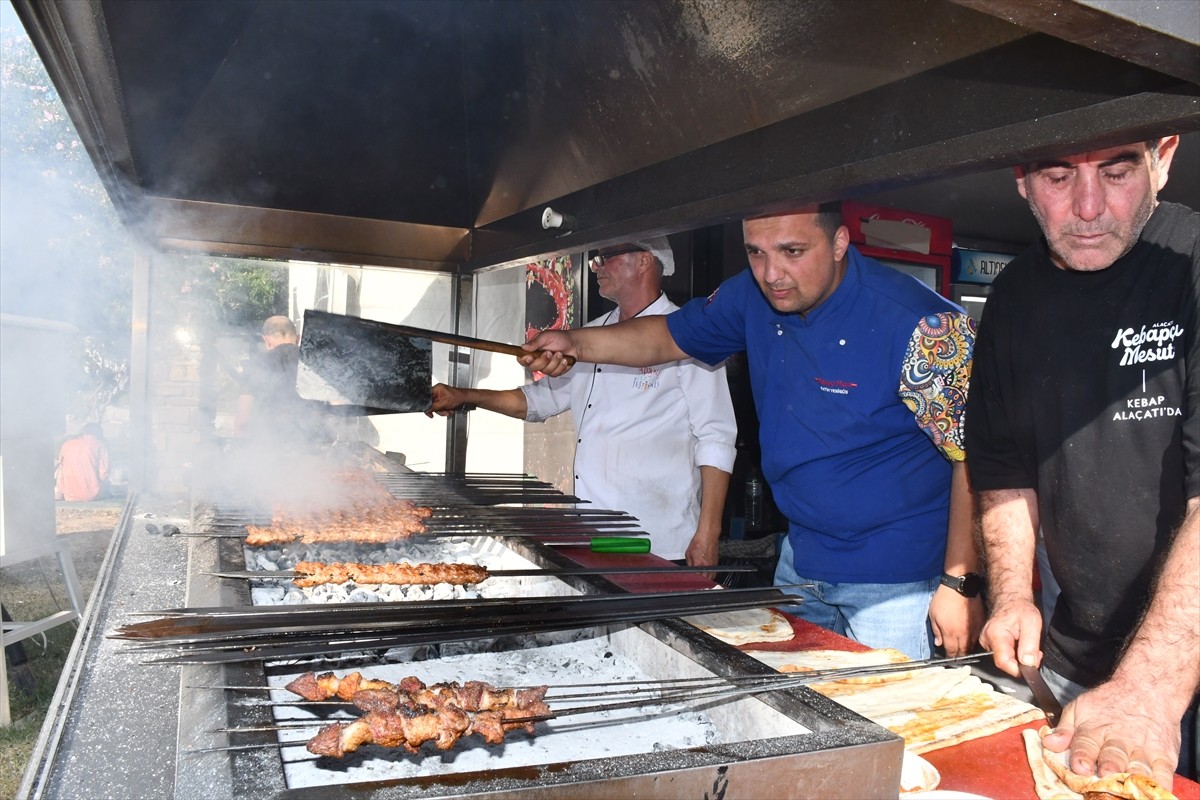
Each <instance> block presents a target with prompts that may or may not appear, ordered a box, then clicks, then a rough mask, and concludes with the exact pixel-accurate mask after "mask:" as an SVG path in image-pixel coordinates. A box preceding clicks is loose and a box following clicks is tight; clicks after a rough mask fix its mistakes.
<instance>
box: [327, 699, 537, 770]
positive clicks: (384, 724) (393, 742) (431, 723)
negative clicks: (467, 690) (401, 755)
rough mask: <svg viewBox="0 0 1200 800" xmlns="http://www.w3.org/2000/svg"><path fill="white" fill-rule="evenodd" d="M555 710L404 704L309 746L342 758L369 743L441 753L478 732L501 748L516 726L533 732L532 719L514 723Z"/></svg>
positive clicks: (335, 728)
mask: <svg viewBox="0 0 1200 800" xmlns="http://www.w3.org/2000/svg"><path fill="white" fill-rule="evenodd" d="M549 714H550V708H549V706H547V705H546V704H545V703H541V702H538V703H534V704H532V705H531V706H530V707H529V708H516V707H512V708H503V709H498V710H494V711H476V712H468V711H463V710H461V709H458V708H455V707H453V706H448V707H446V708H443V709H441V710H438V711H430V710H429V709H428V708H426V707H424V706H417V705H410V704H403V705H400V706H399V707H397V709H396V710H395V711H371V712H369V713H368V714H366V715H365V716H363V717H362V718H361V719H357V720H355V721H354V722H350V723H341V722H335V723H333V724H331V725H327V726H325V727H324V728H322V729H321V730H320V732H319V733H317V735H316V736H314V737H313V738H312V739H311V740H309V742H308V744H307V749H308V751H309V752H310V753H315V754H316V755H319V756H332V757H334V758H341V757H342V756H343V755H345V754H346V753H351V752H353V751H355V750H357V749H358V748H359V747H360V746H361V745H364V744H377V745H380V746H381V747H403V748H404V749H405V750H407V751H408V752H410V753H415V752H417V751H418V750H419V749H420V748H421V745H422V744H424V743H425V742H429V741H434V742H436V743H437V747H438V749H439V750H449V749H450V748H451V747H453V746H454V744H455V743H456V742H457V741H458V740H459V739H460V738H461V737H463V736H466V735H468V734H471V733H474V734H478V735H479V736H480V737H482V738H483V740H484V741H485V742H487V743H488V744H501V743H503V742H504V734H505V732H507V731H509V730H513V729H515V728H523V729H525V731H526V732H528V733H529V734H533V732H534V723H533V722H532V721H528V720H526V721H523V722H510V721H509V720H517V719H523V720H524V719H526V718H528V717H538V716H546V715H549Z"/></svg>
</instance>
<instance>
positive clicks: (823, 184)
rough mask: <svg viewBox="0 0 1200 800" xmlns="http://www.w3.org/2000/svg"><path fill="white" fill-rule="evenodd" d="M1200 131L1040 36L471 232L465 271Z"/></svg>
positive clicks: (1151, 79)
mask: <svg viewBox="0 0 1200 800" xmlns="http://www.w3.org/2000/svg"><path fill="white" fill-rule="evenodd" d="M1192 130H1200V88H1198V87H1196V86H1193V85H1190V84H1180V83H1178V82H1177V81H1175V80H1174V79H1172V78H1169V77H1166V76H1163V75H1161V74H1159V73H1155V72H1149V71H1147V70H1143V69H1141V68H1139V67H1136V66H1134V65H1130V64H1127V63H1125V62H1121V61H1118V60H1115V59H1112V58H1110V57H1108V56H1105V55H1103V54H1099V53H1095V52H1092V51H1089V50H1087V49H1084V48H1081V47H1077V46H1074V45H1070V44H1066V43H1064V42H1061V41H1058V40H1056V39H1054V38H1052V37H1049V36H1045V35H1042V34H1035V35H1031V36H1029V37H1026V38H1025V39H1023V40H1020V41H1018V42H1014V43H1011V44H1007V45H1004V46H1002V47H1000V48H996V49H994V50H992V51H988V52H985V53H981V54H979V55H977V56H972V57H970V58H968V59H963V60H962V61H961V62H958V63H956V64H952V65H947V66H946V67H944V68H939V69H937V70H931V71H929V72H927V73H924V74H922V75H919V76H915V77H913V78H909V79H906V80H903V81H899V82H897V83H895V84H891V85H889V86H886V87H882V88H880V89H876V90H873V91H870V92H866V93H863V94H861V95H857V96H855V97H851V98H849V99H847V100H845V101H842V102H841V103H836V104H834V105H831V106H827V107H825V108H820V109H817V110H815V111H811V112H809V113H807V114H802V115H798V116H796V117H793V118H791V119H787V120H784V121H782V122H779V123H776V124H774V125H768V126H765V127H763V128H760V129H758V130H755V131H752V132H750V133H747V134H744V135H741V136H736V137H733V138H731V139H728V140H726V141H724V142H720V143H717V144H714V145H710V146H708V147H703V148H700V149H697V150H694V151H692V152H689V153H684V154H682V155H680V156H677V157H675V158H672V159H667V160H665V161H661V162H659V163H657V164H652V165H650V166H648V167H645V168H643V169H641V170H638V171H636V172H633V173H630V174H627V175H624V176H621V177H619V178H615V179H613V180H609V181H605V182H603V183H600V184H597V185H595V186H592V187H589V188H587V189H585V190H581V191H578V192H574V193H571V194H568V195H564V196H563V197H560V198H556V199H555V200H552V201H550V202H549V203H548V205H550V206H552V207H553V208H554V209H555V210H556V211H559V212H561V213H565V214H568V215H570V216H572V217H575V218H576V219H577V220H579V225H578V226H577V228H576V230H574V231H571V232H569V233H566V234H562V235H556V234H555V233H554V232H550V233H547V232H546V231H543V230H542V229H541V224H540V216H541V213H542V210H543V208H544V206H538V207H536V208H531V209H527V210H526V211H523V212H521V213H518V214H514V215H512V216H511V217H508V218H506V219H504V220H500V221H498V222H497V223H495V224H494V225H490V226H485V227H483V228H480V229H478V230H477V231H476V232H475V234H474V244H473V247H472V259H471V261H470V262H468V264H467V267H468V268H477V267H481V266H487V265H490V264H493V263H507V262H509V261H516V260H521V259H525V258H529V257H532V256H536V255H539V254H542V253H566V252H577V251H579V250H580V249H583V248H584V247H588V246H593V245H596V244H606V243H611V242H616V241H620V240H622V239H625V238H628V237H629V236H631V235H634V234H646V233H675V232H678V231H681V230H684V229H687V228H695V227H701V226H706V225H715V224H721V223H725V222H729V221H732V220H737V219H740V218H742V217H744V216H746V215H749V214H754V213H763V212H766V211H771V210H776V209H778V208H780V207H784V206H786V205H794V204H796V203H803V202H813V201H820V200H828V199H835V198H839V197H854V196H864V195H869V194H874V193H878V192H881V191H886V190H890V189H896V188H901V187H904V186H909V185H913V184H916V183H921V182H925V181H929V180H934V179H938V178H948V177H956V176H960V175H966V174H969V173H973V172H980V171H984V170H994V169H997V168H1002V167H1006V166H1010V165H1012V164H1014V163H1019V162H1021V161H1023V160H1029V159H1031V158H1034V157H1038V156H1046V155H1051V154H1054V153H1056V152H1058V153H1061V151H1062V150H1063V148H1064V147H1076V146H1080V147H1082V146H1104V145H1115V144H1122V143H1125V142H1129V141H1136V140H1138V139H1141V138H1149V137H1150V136H1156V135H1162V134H1165V133H1176V132H1178V133H1182V132H1186V131H1192Z"/></svg>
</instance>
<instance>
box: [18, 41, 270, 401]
mask: <svg viewBox="0 0 1200 800" xmlns="http://www.w3.org/2000/svg"><path fill="white" fill-rule="evenodd" d="M0 100H2V102H0V176H2V178H3V180H0V311H4V312H6V313H10V314H17V315H20V316H27V317H36V318H44V319H54V320H61V321H65V322H69V323H71V324H73V325H75V326H76V327H77V328H79V330H80V331H81V332H82V333H83V337H82V342H81V346H80V349H79V353H78V363H79V367H80V369H79V375H78V376H77V381H78V382H79V383H80V384H81V388H82V389H83V390H84V395H86V399H85V400H84V401H83V404H84V405H86V406H88V407H89V410H88V412H87V413H88V416H91V417H96V416H98V414H99V412H100V411H101V410H102V407H103V405H105V404H107V403H108V402H111V401H112V400H113V398H114V396H116V395H117V394H118V393H119V392H120V391H121V389H122V388H123V386H124V384H125V382H126V380H127V378H128V373H129V366H128V359H129V345H130V333H131V329H132V325H131V305H132V304H131V293H132V272H133V264H134V260H135V255H136V253H137V248H138V247H142V246H145V245H144V244H142V243H139V242H138V241H137V239H136V238H135V236H134V235H133V234H132V233H131V232H130V231H129V230H128V229H126V228H125V227H124V226H123V225H122V224H121V221H120V219H119V218H118V215H117V213H116V210H115V209H114V207H113V204H112V200H111V198H110V197H109V195H108V192H107V191H106V190H105V188H104V186H103V184H102V182H101V180H100V178H99V176H98V175H97V173H96V170H95V167H94V166H93V164H92V161H91V159H90V157H89V156H88V153H87V150H86V148H85V146H84V145H83V143H82V141H81V139H80V137H79V136H78V134H77V132H76V130H75V128H74V125H73V123H72V122H71V120H70V117H69V116H68V115H67V113H66V109H65V107H64V106H63V103H62V101H61V99H60V98H59V96H58V92H57V91H56V90H55V88H54V86H53V84H52V83H51V81H50V79H49V76H48V75H47V74H46V70H45V68H44V66H43V65H42V62H41V59H40V58H39V56H38V55H37V52H36V50H35V49H34V48H33V45H32V43H31V42H30V41H29V38H28V37H27V36H26V34H25V32H24V30H23V29H21V28H20V26H19V25H18V26H13V25H6V26H4V27H0ZM154 264H155V270H156V280H160V279H162V280H166V281H168V282H169V283H170V284H171V286H172V288H171V289H170V290H169V291H176V292H178V295H179V299H180V300H181V302H182V303H183V305H185V306H189V307H191V308H193V309H195V310H196V312H197V315H199V314H203V315H204V316H207V317H210V318H215V319H214V321H215V322H217V323H218V324H222V325H225V326H229V327H232V328H237V329H243V330H256V328H257V325H258V324H260V323H261V321H262V320H263V319H264V318H265V317H268V316H271V315H272V314H278V313H284V312H286V309H287V294H286V293H287V272H286V270H284V269H280V268H278V266H276V265H272V264H268V263H265V262H252V261H243V260H239V259H226V258H211V257H203V256H201V257H197V256H178V257H172V256H164V255H163V254H156V256H155V259H154ZM74 405H75V407H77V408H78V407H79V405H80V403H78V402H77V403H76V404H74Z"/></svg>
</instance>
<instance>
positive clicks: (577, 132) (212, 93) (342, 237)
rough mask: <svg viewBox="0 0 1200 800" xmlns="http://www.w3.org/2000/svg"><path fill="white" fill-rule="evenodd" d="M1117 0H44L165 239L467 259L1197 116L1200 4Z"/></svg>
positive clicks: (224, 246) (77, 80) (51, 54)
mask: <svg viewBox="0 0 1200 800" xmlns="http://www.w3.org/2000/svg"><path fill="white" fill-rule="evenodd" d="M1112 5H1113V4H1112V3H1109V2H1105V0H1019V2H1003V1H1000V2H991V1H990V0H989V1H987V2H985V1H984V0H953V1H952V0H910V1H909V2H904V3H897V2H893V0H859V2H854V3H843V2H836V0H807V1H806V2H790V3H781V2H774V1H773V0H741V1H737V2H728V1H727V0H653V1H651V2H643V1H642V0H635V1H633V2H621V1H620V0H612V1H611V2H590V1H588V0H562V1H561V2H535V1H533V0H528V1H526V2H492V1H491V0H458V1H457V2H432V1H431V2H423V1H422V0H411V1H410V2H389V1H387V0H382V1H379V2H376V1H374V0H347V1H346V2H339V3H313V2H304V1H303V0H280V1H279V2H261V1H260V2H256V1H255V0H244V1H243V0H223V2H220V3H212V2H204V0H172V2H137V3H131V2H120V1H119V0H94V1H93V2H46V3H42V2H36V3H35V2H33V0H14V6H15V7H16V9H17V11H18V13H19V14H20V16H21V18H22V21H23V22H24V24H25V26H26V28H27V29H28V30H29V31H30V34H31V37H32V39H33V40H34V43H35V45H36V46H37V48H38V50H39V52H40V53H41V55H42V57H43V60H44V61H45V62H46V64H47V67H48V70H49V72H50V75H51V77H52V79H53V80H54V82H55V84H56V86H57V88H58V89H59V92H60V94H61V95H62V96H63V98H64V101H65V102H66V103H67V105H68V110H69V112H70V114H71V116H72V118H73V120H74V121H75V123H76V126H77V128H78V129H79V131H80V134H81V136H82V138H83V140H84V142H85V145H86V146H87V147H88V149H89V152H90V154H91V156H92V158H93V160H94V162H95V163H96V165H97V167H98V169H99V172H100V174H101V176H102V178H103V179H104V181H105V184H106V186H107V188H108V190H109V192H110V194H112V196H113V197H114V200H115V202H116V205H117V207H118V209H119V210H120V212H121V214H122V216H123V217H124V219H125V220H126V221H127V222H129V223H131V224H133V225H136V226H138V227H139V228H140V229H141V230H142V232H143V233H144V234H145V235H146V236H147V237H148V238H149V239H150V240H152V241H153V242H155V243H156V244H159V245H160V246H165V247H174V248H184V249H187V248H195V249H203V250H205V251H208V252H224V253H228V254H231V255H250V256H265V257H292V258H308V259H314V260H317V259H328V260H335V261H340V262H351V263H363V264H382V265H396V266H417V267H427V268H434V269H443V270H456V269H459V268H462V267H465V268H467V269H471V268H475V267H482V266H488V265H491V264H495V263H501V262H503V261H506V260H511V259H513V258H517V257H526V256H529V255H538V254H544V253H550V252H566V251H569V250H571V249H578V248H579V247H580V246H582V245H585V244H594V243H602V242H605V241H613V240H618V239H619V238H621V237H622V236H625V235H628V234H630V233H635V232H644V231H655V232H659V233H664V232H676V231H680V230H684V229H688V228H695V227H699V226H701V225H707V224H716V223H720V222H724V221H727V220H731V219H736V218H738V217H740V216H742V215H745V214H747V213H750V212H753V211H760V210H769V209H771V208H772V207H778V205H779V204H781V203H784V202H787V201H795V200H812V199H829V198H832V197H841V196H850V195H854V194H861V193H864V192H870V191H881V190H886V189H893V188H896V187H900V186H904V185H906V184H908V183H912V182H914V181H916V180H918V179H921V180H928V179H930V178H946V177H950V178H953V177H955V176H958V175H964V174H967V173H972V172H977V171H979V170H981V169H987V168H995V167H999V166H1005V165H1007V164H1009V163H1012V162H1014V161H1016V160H1018V159H1020V158H1026V157H1029V156H1032V155H1035V154H1037V153H1039V152H1046V151H1048V150H1049V149H1051V148H1053V147H1061V146H1062V144H1063V143H1064V142H1079V143H1088V144H1092V143H1095V144H1100V143H1110V144H1111V143H1116V142H1122V141H1130V140H1134V139H1137V138H1140V137H1143V136H1146V135H1156V134H1161V133H1166V132H1174V131H1186V130H1196V129H1197V128H1198V127H1200V114H1198V111H1197V96H1198V92H1197V83H1198V82H1200V67H1197V64H1200V57H1198V55H1200V48H1198V46H1197V30H1200V25H1197V24H1196V21H1195V20H1194V19H1193V18H1194V17H1196V16H1197V12H1196V9H1195V7H1194V4H1190V3H1174V4H1124V5H1123V6H1122V8H1123V9H1124V11H1123V12H1122V13H1125V14H1133V15H1134V16H1136V17H1139V18H1135V19H1129V18H1125V17H1121V16H1117V15H1116V14H1115V13H1112V12H1110V11H1109V10H1108V7H1109V6H1112ZM1130 6H1132V7H1130ZM1147 6H1148V7H1147ZM1005 200H1006V201H1011V197H1007V196H1006V197H1005ZM546 204H551V205H553V206H554V207H555V208H556V209H557V210H559V211H562V212H564V213H566V214H569V215H570V216H572V217H575V218H576V219H577V220H578V221H579V222H578V225H577V228H576V230H574V231H572V232H570V233H567V234H566V235H562V232H561V231H549V232H547V231H545V230H543V229H542V227H541V225H540V217H541V213H542V210H543V208H544V207H545V205H546ZM1013 205H1014V206H1016V205H1017V204H1013ZM927 210H929V211H931V212H934V213H936V211H937V209H927ZM957 212H958V213H957V214H956V224H957V226H958V228H959V229H960V230H961V229H963V228H964V227H965V228H967V229H968V230H967V232H968V233H969V232H970V231H969V228H970V221H969V220H967V219H964V218H963V215H964V214H966V213H969V212H968V211H967V210H964V209H961V207H960V208H959V209H957ZM1017 212H1019V213H1021V214H1025V215H1026V216H1027V212H1024V210H1023V209H1020V208H1017ZM978 213H979V214H980V215H981V217H990V218H991V219H992V220H993V224H994V220H995V217H996V209H994V208H980V209H978ZM1025 222H1026V224H1028V220H1025ZM992 233H993V236H992V237H991V238H999V237H997V236H996V235H995V233H996V232H995V231H992Z"/></svg>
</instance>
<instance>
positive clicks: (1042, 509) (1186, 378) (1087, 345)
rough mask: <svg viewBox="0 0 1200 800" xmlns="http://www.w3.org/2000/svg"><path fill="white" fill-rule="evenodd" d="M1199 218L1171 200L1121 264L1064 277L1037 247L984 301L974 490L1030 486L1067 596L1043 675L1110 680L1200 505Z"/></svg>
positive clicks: (970, 412) (976, 381)
mask: <svg viewBox="0 0 1200 800" xmlns="http://www.w3.org/2000/svg"><path fill="white" fill-rule="evenodd" d="M1198 228H1200V215H1197V214H1196V213H1195V212H1193V211H1191V210H1190V209H1188V208H1185V207H1183V206H1180V205H1175V204H1171V203H1162V204H1160V205H1159V206H1158V208H1156V209H1155V211H1154V213H1153V214H1152V215H1151V218H1150V220H1149V221H1148V222H1147V224H1146V227H1145V229H1144V230H1143V232H1142V236H1141V238H1140V239H1139V241H1138V242H1137V244H1136V245H1134V247H1133V249H1132V250H1130V252H1129V253H1127V254H1126V255H1125V256H1123V257H1122V258H1120V259H1118V260H1117V261H1116V262H1114V263H1113V265H1112V266H1111V267H1109V268H1108V269H1105V270H1101V271H1099V272H1071V271H1067V270H1062V269H1058V268H1056V267H1055V266H1054V265H1053V264H1052V263H1051V261H1050V259H1049V256H1048V253H1047V250H1046V245H1045V243H1044V242H1039V243H1038V244H1036V245H1034V246H1033V247H1032V248H1030V249H1029V250H1028V251H1027V252H1026V253H1024V254H1023V255H1022V256H1020V257H1019V258H1017V259H1015V260H1014V261H1013V262H1012V263H1010V264H1009V265H1008V267H1007V268H1005V270H1004V272H1003V273H1002V274H1001V275H1000V276H999V277H997V279H996V282H995V284H994V286H993V289H992V294H991V295H990V297H989V298H988V302H987V305H986V306H985V307H984V313H983V319H982V321H981V323H980V327H979V337H978V340H977V343H976V346H975V363H974V368H973V371H972V376H971V390H970V397H969V400H968V406H967V418H966V451H967V463H968V466H969V469H970V475H971V480H972V483H973V485H974V487H975V489H976V490H988V489H1021V488H1034V489H1036V490H1037V494H1038V511H1039V516H1040V521H1041V526H1042V529H1043V531H1044V533H1045V537H1046V548H1047V552H1048V554H1049V558H1050V565H1051V570H1052V571H1053V573H1054V577H1055V578H1056V579H1057V580H1058V582H1059V584H1060V585H1061V587H1062V595H1061V596H1060V598H1059V601H1058V604H1057V607H1056V609H1055V612H1054V618H1053V620H1052V621H1051V624H1050V627H1049V631H1048V632H1047V634H1046V641H1045V643H1044V648H1043V649H1044V651H1045V654H1046V663H1047V665H1048V666H1049V667H1050V668H1051V669H1053V670H1055V671H1056V672H1059V673H1060V674H1062V675H1065V676H1066V677H1068V678H1070V679H1072V680H1074V681H1077V682H1079V683H1083V684H1085V685H1092V684H1095V683H1097V682H1099V681H1101V680H1103V679H1104V678H1105V677H1107V676H1108V674H1109V673H1110V672H1111V670H1112V668H1113V665H1114V664H1115V662H1116V659H1117V656H1118V655H1119V653H1120V649H1121V646H1122V644H1123V642H1124V640H1125V639H1126V637H1127V636H1128V635H1129V633H1130V632H1131V631H1132V629H1133V628H1134V626H1135V625H1136V624H1137V621H1138V618H1139V617H1140V615H1141V613H1142V612H1143V611H1144V609H1145V606H1146V603H1147V600H1148V597H1149V593H1150V588H1151V583H1152V580H1153V577H1154V574H1155V572H1156V571H1157V569H1158V567H1159V565H1160V562H1161V560H1162V556H1163V553H1164V552H1165V550H1166V549H1167V547H1168V545H1169V543H1170V536H1171V533H1172V532H1173V531H1174V530H1175V529H1176V527H1177V526H1178V524H1179V522H1180V521H1181V520H1182V518H1183V514H1184V511H1185V507H1186V501H1187V498H1188V497H1194V496H1197V495H1200V362H1198V358H1200V355H1198V350H1200V345H1198V340H1200V332H1198V325H1197V305H1198V304H1200V290H1198V288H1197V287H1198V284H1200V278H1198V275H1200V266H1198V264H1200V252H1198V249H1197V248H1198V245H1197V240H1198V235H1197V231H1198Z"/></svg>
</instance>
